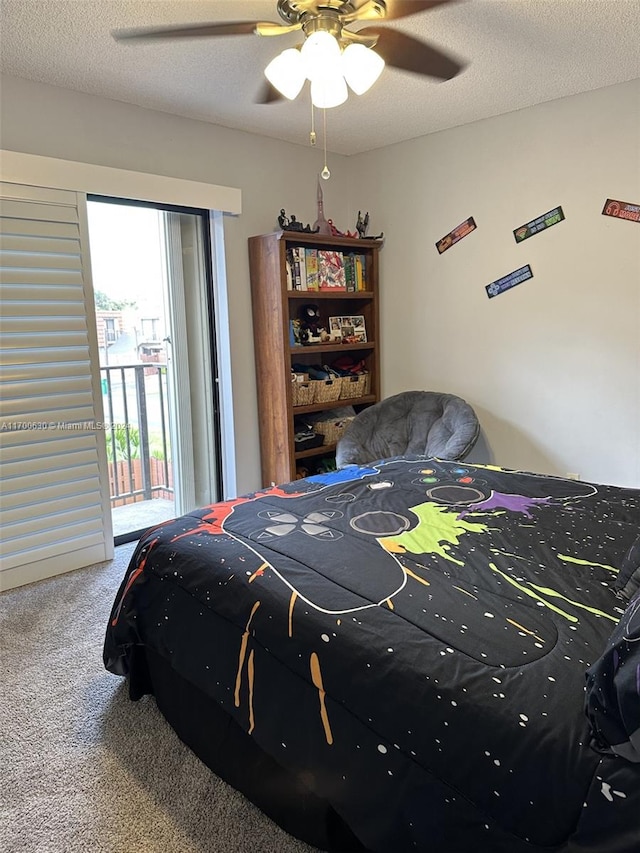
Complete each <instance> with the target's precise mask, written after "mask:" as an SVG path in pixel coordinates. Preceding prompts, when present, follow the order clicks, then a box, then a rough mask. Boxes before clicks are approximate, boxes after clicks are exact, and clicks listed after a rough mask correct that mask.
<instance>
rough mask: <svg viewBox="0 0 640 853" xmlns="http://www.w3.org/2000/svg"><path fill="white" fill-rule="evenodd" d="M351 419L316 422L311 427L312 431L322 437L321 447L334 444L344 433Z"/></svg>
mask: <svg viewBox="0 0 640 853" xmlns="http://www.w3.org/2000/svg"><path fill="white" fill-rule="evenodd" d="M352 420H353V417H349V418H333V420H327V421H316V423H315V424H314V425H313V428H314V430H315V431H316V432H317V433H320V434H321V435H323V436H324V438H323V440H322V444H323V445H327V444H335V443H336V442H337V441H338V439H339V438H341V436H342V434H343V433H344V432H345V430H346V429H347V427H348V426H349V424H350V423H351V421H352Z"/></svg>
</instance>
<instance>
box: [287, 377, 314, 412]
mask: <svg viewBox="0 0 640 853" xmlns="http://www.w3.org/2000/svg"><path fill="white" fill-rule="evenodd" d="M314 386H315V382H292V383H291V393H292V397H293V405H294V406H308V405H310V404H311V403H313V402H315V399H316V389H315V387H314Z"/></svg>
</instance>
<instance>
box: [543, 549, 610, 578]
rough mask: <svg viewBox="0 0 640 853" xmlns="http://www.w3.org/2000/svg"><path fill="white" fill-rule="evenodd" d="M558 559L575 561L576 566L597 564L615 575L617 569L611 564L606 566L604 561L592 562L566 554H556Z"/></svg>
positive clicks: (566, 561)
mask: <svg viewBox="0 0 640 853" xmlns="http://www.w3.org/2000/svg"><path fill="white" fill-rule="evenodd" d="M558 559H559V560H564V561H565V563H576V564H577V565H578V566H597V567H598V568H599V569H606V570H607V571H608V572H613V573H614V575H617V574H618V572H619V569H614V567H613V566H607V565H606V564H605V563H592V562H591V560H579V559H578V558H577V557H568V556H567V555H566V554H558Z"/></svg>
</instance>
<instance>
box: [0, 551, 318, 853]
mask: <svg viewBox="0 0 640 853" xmlns="http://www.w3.org/2000/svg"><path fill="white" fill-rule="evenodd" d="M132 550H133V545H124V546H120V547H119V548H116V559H115V560H114V561H113V562H112V563H108V564H105V563H103V564H100V565H98V566H93V567H91V568H87V569H81V570H79V571H76V572H70V573H69V574H66V575H61V576H59V577H57V578H52V579H50V580H46V581H41V582H39V583H35V584H31V585H30V586H26V587H22V588H20V589H16V590H11V591H9V592H5V593H3V594H2V595H1V596H0V651H1V666H2V685H1V695H0V712H1V716H0V738H1V741H0V743H1V748H2V755H1V763H0V800H1V802H0V809H1V815H2V817H1V825H0V850H2V853H85V852H86V853H313V848H311V847H309V846H307V845H306V844H303V843H302V842H300V841H297V840H295V839H293V838H291V836H289V835H287V834H286V833H285V832H283V831H282V830H281V829H280V828H279V827H277V826H276V825H275V824H273V823H272V822H271V821H270V820H269V819H268V818H267V817H265V816H264V815H263V814H262V813H261V812H260V811H258V809H256V808H255V806H253V805H252V804H251V803H249V802H248V801H247V800H246V799H245V798H244V797H243V796H242V795H241V794H239V793H237V792H236V791H234V790H233V789H232V788H230V787H229V786H228V785H226V784H225V783H224V782H222V781H221V780H220V779H218V778H217V777H215V776H214V775H213V774H212V773H211V772H210V771H209V770H208V769H207V768H206V767H205V766H204V765H203V764H202V763H201V762H200V761H199V760H198V759H197V758H196V757H195V756H194V755H193V753H191V751H190V750H189V749H188V748H187V747H186V746H184V745H183V744H182V742H181V741H180V740H179V739H178V737H177V736H176V735H175V734H174V732H173V731H172V729H170V727H169V726H168V724H167V723H166V722H165V720H164V718H163V717H162V716H161V715H160V713H159V711H158V710H157V708H156V705H155V702H154V700H153V699H152V698H150V697H145V698H144V699H142V700H141V701H140V702H131V701H129V699H128V697H127V690H126V686H125V683H124V681H123V679H120V678H118V677H117V676H114V675H111V674H110V673H108V672H106V670H104V668H103V666H102V641H103V637H104V631H105V627H106V624H107V618H108V615H109V610H110V608H111V605H112V602H113V599H114V597H115V594H116V591H117V588H118V586H119V584H120V581H121V579H122V577H123V576H124V572H125V569H126V566H127V563H128V559H129V556H130V554H131V552H132Z"/></svg>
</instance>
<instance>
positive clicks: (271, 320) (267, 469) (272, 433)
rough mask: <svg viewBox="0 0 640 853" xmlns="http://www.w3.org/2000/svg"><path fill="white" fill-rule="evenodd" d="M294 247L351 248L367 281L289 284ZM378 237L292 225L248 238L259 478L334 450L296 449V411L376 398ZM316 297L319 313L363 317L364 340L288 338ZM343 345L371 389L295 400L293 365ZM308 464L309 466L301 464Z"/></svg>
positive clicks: (333, 353)
mask: <svg viewBox="0 0 640 853" xmlns="http://www.w3.org/2000/svg"><path fill="white" fill-rule="evenodd" d="M293 247H305V248H307V247H308V248H315V249H329V250H333V251H341V252H344V253H350V252H353V253H357V254H359V255H362V256H363V258H364V282H365V287H366V289H364V290H359V291H350V292H346V291H333V290H332V291H326V290H325V291H308V290H307V291H304V290H293V289H288V288H287V250H288V249H291V248H293ZM380 248H381V243H380V241H378V240H367V239H363V240H358V239H355V240H354V239H350V238H347V237H327V236H321V235H319V234H308V233H304V232H295V231H275V232H273V233H271V234H264V235H261V236H257V237H250V238H249V270H250V275H251V294H252V303H253V335H254V349H255V359H256V381H257V392H258V413H259V419H260V452H261V470H262V483H263V485H265V486H267V485H270V484H271V483H285V482H289V481H291V480H293V479H295V477H296V465H297V462H298V460H300V459H304V460H305V461H309V462H313V459H314V458H322V457H326V456H330V455H333V454H335V444H333V445H323V446H321V447H316V448H312V449H308V450H304V451H300V452H298V453H296V450H295V441H294V436H295V428H294V418H295V417H297V416H298V415H304V414H311V413H314V414H315V413H319V412H326V413H327V418H329V417H330V413H331V410H333V409H338V408H342V407H344V406H349V405H352V406H354V407H355V408H356V410H357V411H359V410H360V409H362V408H364V407H365V406H369V405H371V404H373V403H376V402H377V401H378V400H379V399H380V370H379V315H378V310H379V309H378V253H379V250H380ZM306 303H311V304H314V305H317V306H318V308H319V310H320V317H321V320H322V321H326V322H328V318H329V317H331V316H356V315H362V316H364V318H365V327H366V332H367V342H366V343H364V342H362V343H318V344H309V345H308V346H292V345H291V337H290V321H291V320H294V319H297V318H298V314H299V310H300V307H301V306H302V305H303V304H306ZM345 353H348V354H349V355H352V356H353V357H354V358H356V359H362V360H364V362H365V365H366V369H367V371H368V372H369V374H370V383H369V392H368V394H367V395H366V396H361V397H357V398H354V399H352V400H348V399H343V400H336V401H334V402H331V403H312V404H310V405H306V406H294V405H293V395H292V390H291V375H292V374H291V366H292V364H293V363H298V364H302V365H313V364H331V361H332V360H333V359H335V358H336V357H338V356H339V355H341V354H345ZM305 467H308V466H305Z"/></svg>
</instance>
